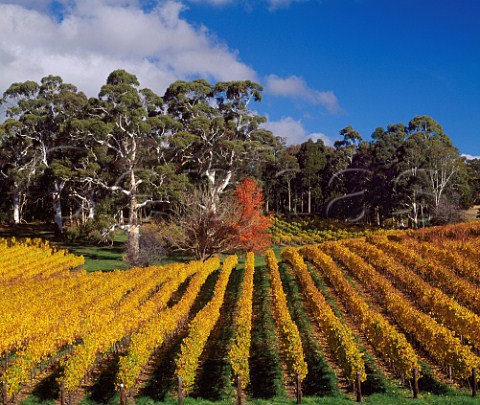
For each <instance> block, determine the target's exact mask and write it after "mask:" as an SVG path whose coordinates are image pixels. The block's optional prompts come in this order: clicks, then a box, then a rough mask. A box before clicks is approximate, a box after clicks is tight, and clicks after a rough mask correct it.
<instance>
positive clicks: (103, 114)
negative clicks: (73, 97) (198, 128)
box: [73, 70, 180, 262]
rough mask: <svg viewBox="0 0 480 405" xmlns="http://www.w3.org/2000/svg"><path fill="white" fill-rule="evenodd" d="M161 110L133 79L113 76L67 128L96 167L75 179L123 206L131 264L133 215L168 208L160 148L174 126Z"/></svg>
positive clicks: (136, 231)
mask: <svg viewBox="0 0 480 405" xmlns="http://www.w3.org/2000/svg"><path fill="white" fill-rule="evenodd" d="M162 106H163V101H162V99H161V97H159V96H158V95H156V94H155V93H154V92H152V91H151V90H149V89H140V88H139V82H138V79H137V77H136V76H135V75H133V74H130V73H128V72H126V71H125V70H115V71H113V72H112V73H110V75H109V76H108V78H107V81H106V84H105V85H104V86H102V88H101V90H100V93H99V96H98V98H92V99H90V100H89V102H88V105H87V109H86V111H85V114H84V119H80V120H76V121H75V122H74V123H73V126H74V128H75V131H76V134H77V136H78V137H80V138H84V139H85V142H86V145H87V148H88V150H89V154H90V155H91V156H97V157H98V158H99V159H100V161H101V165H100V167H99V168H98V167H97V168H95V167H92V166H90V167H89V172H88V173H83V176H81V177H80V179H81V180H82V181H84V182H85V183H89V184H91V185H95V186H98V187H101V188H103V189H104V190H107V191H108V192H110V193H112V194H115V195H118V194H120V195H123V196H125V198H126V200H127V205H128V211H129V218H128V226H127V227H126V229H127V233H128V242H127V245H128V257H129V260H131V261H133V262H136V261H137V259H138V257H139V238H140V225H141V224H140V219H139V212H140V210H142V209H143V208H144V207H146V206H148V205H151V204H155V203H157V204H158V203H168V202H169V201H170V195H169V193H168V191H169V189H168V187H169V186H168V184H169V180H171V179H172V178H174V177H175V173H174V169H173V167H172V166H171V165H170V164H169V163H168V161H167V160H166V155H165V153H164V142H165V139H166V136H167V135H168V134H169V133H170V132H171V131H172V129H174V128H175V126H176V125H177V124H176V123H175V121H174V120H173V119H171V117H169V116H168V115H166V114H164V111H163V108H162ZM99 154H101V155H102V157H101V158H100V157H99ZM83 163H84V164H86V165H88V164H89V163H88V161H84V162H83ZM98 169H100V170H98ZM176 184H178V185H179V184H180V183H178V182H177V183H176Z"/></svg>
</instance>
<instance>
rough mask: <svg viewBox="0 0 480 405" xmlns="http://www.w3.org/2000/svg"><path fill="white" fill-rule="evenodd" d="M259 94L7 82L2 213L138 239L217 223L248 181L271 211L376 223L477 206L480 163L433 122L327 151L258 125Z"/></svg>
mask: <svg viewBox="0 0 480 405" xmlns="http://www.w3.org/2000/svg"><path fill="white" fill-rule="evenodd" d="M261 98H262V87H261V86H260V85H258V84H256V83H254V82H250V81H232V82H219V83H216V84H211V83H208V82H207V81H206V80H203V79H200V80H194V81H191V82H186V81H177V82H175V83H173V84H171V85H170V86H169V87H168V89H167V90H166V92H165V94H164V95H163V96H159V95H157V94H155V93H154V92H153V91H152V90H150V89H144V88H141V87H140V84H139V82H138V79H137V78H136V76H135V75H133V74H131V73H128V72H126V71H124V70H116V71H114V72H112V73H111V74H110V75H109V76H108V78H107V80H106V83H105V85H104V86H102V88H101V89H100V91H99V94H98V97H94V98H87V97H86V96H85V94H83V93H82V92H80V91H78V89H77V88H76V86H74V85H72V84H67V83H64V82H63V80H62V79H61V78H60V77H58V76H48V77H44V78H43V79H42V80H41V83H36V82H34V81H26V82H23V83H13V84H12V85H11V86H10V87H9V88H8V89H7V90H6V91H5V92H4V93H3V98H2V99H1V101H0V111H1V112H2V117H3V122H2V123H1V125H0V146H1V147H0V190H1V195H2V196H3V198H2V199H1V200H0V220H1V221H3V222H9V223H21V222H23V221H33V220H41V221H50V222H52V223H55V224H56V227H57V231H58V232H59V233H64V232H66V230H67V229H71V228H72V227H73V228H75V227H81V226H85V224H92V223H95V224H96V226H99V227H103V228H105V229H114V228H115V226H123V227H124V228H125V229H126V230H127V231H128V235H129V240H130V241H131V242H132V243H133V245H135V244H136V243H137V242H138V239H139V237H140V236H139V235H140V230H139V228H140V225H141V224H142V223H143V222H145V220H146V219H147V218H149V219H151V218H161V219H162V220H168V219H169V218H170V217H172V216H176V215H177V216H178V215H186V214H185V212H186V211H188V210H189V207H190V208H191V207H193V206H199V207H203V208H204V209H207V210H208V211H209V212H210V215H213V216H215V215H217V217H218V218H220V219H221V218H224V217H225V216H224V214H223V213H224V211H223V210H224V209H225V206H228V205H230V201H231V197H232V195H233V191H234V190H235V187H236V186H237V185H238V184H239V183H240V182H241V181H242V180H243V179H245V178H247V177H248V178H253V179H256V181H257V182H258V184H260V185H261V187H262V189H263V196H264V199H265V208H266V211H268V212H274V213H275V214H285V215H288V214H297V215H301V214H316V215H319V216H323V217H328V218H337V219H341V220H343V221H347V222H357V223H358V222H360V223H367V224H370V225H376V226H386V227H414V228H417V227H420V226H426V225H430V224H441V223H448V222H453V221H456V220H458V219H459V210H460V209H462V208H467V207H470V206H472V205H473V204H478V203H479V199H480V180H479V179H480V160H478V159H477V160H466V159H465V158H464V157H462V156H461V155H460V153H459V151H458V149H457V148H456V147H455V146H454V145H453V143H452V141H451V139H450V138H449V136H448V135H447V134H445V133H444V131H443V129H442V127H441V125H440V124H439V123H438V122H436V121H435V120H434V119H433V118H431V117H428V116H416V117H413V118H412V119H411V121H410V122H409V123H408V124H406V125H405V124H402V123H397V124H389V125H387V127H386V128H382V127H379V128H377V129H376V130H375V131H374V133H373V134H371V137H370V136H369V139H368V140H365V139H363V138H362V136H361V135H360V134H359V133H358V132H357V131H356V130H355V129H354V128H352V127H351V126H349V127H346V128H344V129H342V130H340V132H339V135H340V137H339V139H340V140H338V141H336V142H335V144H334V146H333V147H331V146H326V145H325V144H324V143H323V142H322V141H321V140H317V141H315V142H314V141H312V140H308V141H306V142H304V143H302V144H300V145H288V146H287V145H286V144H285V140H283V139H281V138H279V137H277V136H275V134H273V133H271V132H270V131H268V130H266V129H265V128H264V127H263V126H262V124H264V123H265V121H266V119H265V118H264V117H262V116H259V115H258V114H257V113H256V112H255V107H254V105H255V103H257V102H260V101H261ZM178 207H180V208H178ZM182 212H183V214H182ZM218 218H217V220H218ZM65 225H67V226H68V228H65Z"/></svg>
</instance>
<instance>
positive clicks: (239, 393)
mask: <svg viewBox="0 0 480 405" xmlns="http://www.w3.org/2000/svg"><path fill="white" fill-rule="evenodd" d="M237 405H242V374H240V373H238V374H237Z"/></svg>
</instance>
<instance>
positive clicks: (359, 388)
mask: <svg viewBox="0 0 480 405" xmlns="http://www.w3.org/2000/svg"><path fill="white" fill-rule="evenodd" d="M355 391H356V394H357V402H362V382H361V379H360V371H357V378H356V379H355Z"/></svg>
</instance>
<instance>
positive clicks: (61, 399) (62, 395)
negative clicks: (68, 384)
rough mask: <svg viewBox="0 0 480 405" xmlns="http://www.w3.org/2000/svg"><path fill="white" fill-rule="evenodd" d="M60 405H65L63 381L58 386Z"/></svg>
mask: <svg viewBox="0 0 480 405" xmlns="http://www.w3.org/2000/svg"><path fill="white" fill-rule="evenodd" d="M60 405H65V380H62V383H61V384H60Z"/></svg>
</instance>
